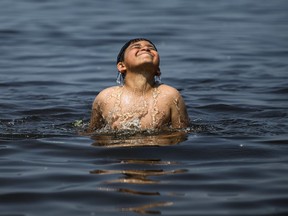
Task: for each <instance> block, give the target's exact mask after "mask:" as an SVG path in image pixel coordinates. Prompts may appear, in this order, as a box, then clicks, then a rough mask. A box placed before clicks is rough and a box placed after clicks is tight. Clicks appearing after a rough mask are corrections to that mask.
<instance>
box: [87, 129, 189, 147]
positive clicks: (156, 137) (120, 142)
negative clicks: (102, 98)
mask: <svg viewBox="0 0 288 216" xmlns="http://www.w3.org/2000/svg"><path fill="white" fill-rule="evenodd" d="M92 139H93V140H94V141H95V142H94V143H93V145H94V146H105V147H136V146H138V147H140V146H142V147H143V146H169V145H175V144H178V143H180V142H183V141H185V140H186V139H187V133H186V132H185V131H165V132H159V133H154V132H153V133H151V132H141V133H139V132H132V131H128V132H127V131H126V132H125V131H123V132H115V133H99V134H93V136H92Z"/></svg>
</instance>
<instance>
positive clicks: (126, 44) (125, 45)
mask: <svg viewBox="0 0 288 216" xmlns="http://www.w3.org/2000/svg"><path fill="white" fill-rule="evenodd" d="M138 41H148V42H149V43H151V44H152V45H153V47H154V48H155V50H156V51H157V48H156V46H155V44H153V43H152V42H151V41H150V40H148V39H146V38H134V39H131V40H129V41H128V42H127V43H125V44H124V46H123V47H122V48H121V50H120V52H119V54H118V56H117V63H116V64H118V63H119V62H122V61H124V53H125V50H126V49H127V48H128V47H129V46H130V44H133V43H135V42H138Z"/></svg>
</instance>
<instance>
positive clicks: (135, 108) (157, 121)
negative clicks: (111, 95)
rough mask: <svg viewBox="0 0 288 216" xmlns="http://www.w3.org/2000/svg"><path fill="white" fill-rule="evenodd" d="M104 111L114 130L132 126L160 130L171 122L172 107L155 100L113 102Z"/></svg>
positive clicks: (139, 99) (104, 115)
mask: <svg viewBox="0 0 288 216" xmlns="http://www.w3.org/2000/svg"><path fill="white" fill-rule="evenodd" d="M103 110H104V112H102V114H103V117H104V118H105V119H106V120H107V123H108V124H110V125H111V126H112V127H114V128H125V127H126V126H127V125H131V124H132V125H133V127H140V128H159V127H161V126H162V125H164V124H168V123H169V122H170V107H169V106H168V105H167V104H165V102H162V103H161V101H159V100H154V99H153V98H152V99H151V100H147V99H143V98H134V99H129V100H128V99H127V98H122V99H121V100H119V101H117V100H114V101H113V100H111V101H110V102H107V103H106V104H105V107H104V109H103ZM125 125H126V126H125Z"/></svg>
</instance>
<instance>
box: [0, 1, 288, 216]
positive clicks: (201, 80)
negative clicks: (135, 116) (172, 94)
mask: <svg viewBox="0 0 288 216" xmlns="http://www.w3.org/2000/svg"><path fill="white" fill-rule="evenodd" d="M287 11H288V1H286V0H273V1H270V0H262V1H258V0H255V1H251V0H241V1H239V0H217V1H214V0H193V1H187V0H158V1H153V0H146V1H132V0H122V1H120V0H110V1H104V0H103V1H100V0H95V1H93V0H61V1H57V0H51V1H35V0H22V1H11V0H1V2H0V53H1V58H0V215H1V216H2V215H3V216H4V215H5V216H8V215H10V216H12V215H43V216H46V215H69V216H72V215H75V216H76V215H77V216H79V215H89V216H91V215H101V216H108V215H142V214H148V215H149V214H162V215H177V216H181V215H187V216H188V215H286V214H287V212H288V205H287V203H288V172H287V171H288V135H287V131H288V123H287V115H288V111H287V107H288V103H287V98H288V87H287V86H288V79H287V78H288V76H287V71H288V43H287V41H288V24H287V20H288V13H287ZM135 37H146V38H148V39H151V40H152V41H153V42H154V43H155V44H156V46H157V48H158V51H159V54H160V57H161V72H162V81H163V82H164V83H166V84H168V85H171V86H174V87H175V88H177V89H178V90H179V91H180V92H181V94H182V96H183V98H184V100H185V102H186V105H187V108H188V112H189V116H190V118H191V128H189V130H187V132H186V133H167V132H165V133H164V132H163V133H161V132H160V133H158V134H155V133H154V134H149V133H148V134H137V133H135V134H130V133H122V134H117V133H114V132H109V133H106V134H97V133H96V134H95V135H94V136H89V135H85V134H82V133H81V131H82V130H83V129H85V127H86V126H87V123H88V122H89V118H90V110H91V105H92V102H93V100H94V97H95V96H96V95H97V93H98V92H99V91H101V90H102V89H104V88H106V87H109V86H112V85H115V84H116V83H115V80H116V75H117V70H116V67H115V61H116V56H117V54H118V51H119V49H120V48H121V46H122V45H123V44H124V43H125V42H126V41H127V40H129V39H131V38H135ZM285 213H286V214H285Z"/></svg>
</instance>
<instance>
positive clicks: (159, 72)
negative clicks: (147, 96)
mask: <svg viewBox="0 0 288 216" xmlns="http://www.w3.org/2000/svg"><path fill="white" fill-rule="evenodd" d="M160 75H161V71H160V68H159V67H158V69H157V71H156V76H160Z"/></svg>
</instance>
